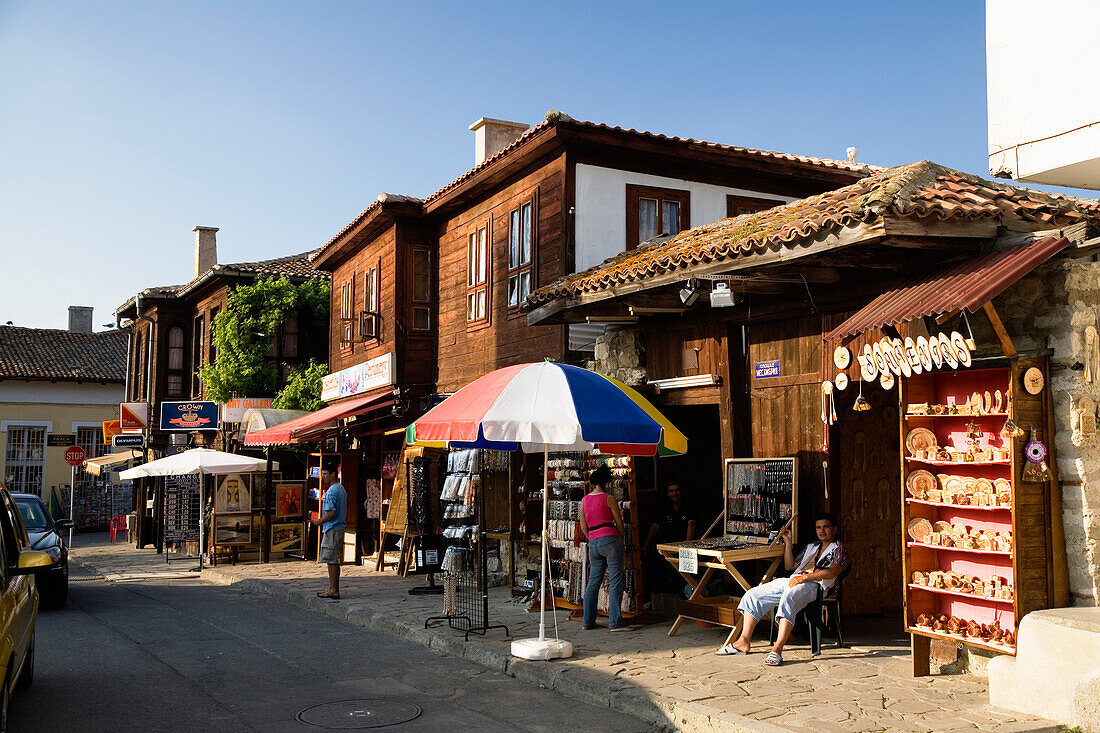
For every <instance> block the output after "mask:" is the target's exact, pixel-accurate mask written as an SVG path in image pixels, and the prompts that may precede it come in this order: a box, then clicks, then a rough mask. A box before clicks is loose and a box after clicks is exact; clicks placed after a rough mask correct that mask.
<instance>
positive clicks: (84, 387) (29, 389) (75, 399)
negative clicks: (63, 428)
mask: <svg viewBox="0 0 1100 733" xmlns="http://www.w3.org/2000/svg"><path fill="white" fill-rule="evenodd" d="M123 397H124V390H123V386H122V385H121V384H93V383H90V382H83V383H77V382H49V381H26V380H11V379H4V380H0V403H4V402H27V403H34V404H53V405H111V404H114V405H117V404H118V403H120V402H122V401H123Z"/></svg>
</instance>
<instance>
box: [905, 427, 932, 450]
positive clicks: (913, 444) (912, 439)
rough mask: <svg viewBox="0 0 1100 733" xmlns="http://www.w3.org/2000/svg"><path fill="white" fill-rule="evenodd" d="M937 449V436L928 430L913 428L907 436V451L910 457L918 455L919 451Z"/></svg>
mask: <svg viewBox="0 0 1100 733" xmlns="http://www.w3.org/2000/svg"><path fill="white" fill-rule="evenodd" d="M935 447H936V434H935V433H933V432H932V431H931V430H929V429H928V428H913V429H912V430H910V431H909V434H908V435H906V436H905V450H907V451H909V453H910V455H916V453H917V451H926V450H931V449H933V448H935Z"/></svg>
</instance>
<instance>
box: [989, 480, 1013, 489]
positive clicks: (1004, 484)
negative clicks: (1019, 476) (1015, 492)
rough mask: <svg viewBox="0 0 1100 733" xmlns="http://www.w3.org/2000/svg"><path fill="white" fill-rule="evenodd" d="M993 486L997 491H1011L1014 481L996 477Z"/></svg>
mask: <svg viewBox="0 0 1100 733" xmlns="http://www.w3.org/2000/svg"><path fill="white" fill-rule="evenodd" d="M993 488H994V489H996V490H997V491H1010V490H1011V489H1012V482H1011V481H1009V480H1008V479H1006V478H998V479H994V480H993Z"/></svg>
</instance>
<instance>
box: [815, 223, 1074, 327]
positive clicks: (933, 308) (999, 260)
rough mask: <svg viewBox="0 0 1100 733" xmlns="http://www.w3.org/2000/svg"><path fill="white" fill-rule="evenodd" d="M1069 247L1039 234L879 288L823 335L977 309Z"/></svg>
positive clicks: (1063, 240)
mask: <svg viewBox="0 0 1100 733" xmlns="http://www.w3.org/2000/svg"><path fill="white" fill-rule="evenodd" d="M1068 246H1069V240H1068V239H1066V238H1065V237H1050V238H1047V239H1040V240H1039V241H1037V242H1032V243H1031V244H1023V245H1020V246H1018V247H1013V248H1011V249H1006V250H1002V251H1000V252H992V253H990V254H987V255H983V256H981V257H977V258H975V259H972V260H967V261H966V262H963V263H960V264H957V265H953V266H951V267H948V268H945V269H943V270H940V271H939V272H936V273H934V274H932V275H927V276H925V277H922V278H917V279H915V280H913V281H912V282H910V283H908V284H907V285H903V286H902V287H900V288H898V289H896V290H891V291H890V292H888V293H883V294H882V295H880V296H878V297H877V298H875V299H874V300H872V301H871V302H870V303H868V304H867V305H866V306H864V307H863V308H862V309H861V310H860V311H859V312H858V313H856V314H855V315H853V316H852V317H851V318H849V319H848V320H846V321H845V322H844V323H842V324H840V325H839V326H837V327H836V328H835V329H833V330H832V331H830V332H829V333H828V334H826V335H825V339H826V340H829V339H834V338H843V337H844V336H850V335H852V334H859V333H863V332H864V331H867V330H869V329H872V328H878V327H880V326H885V325H893V324H895V323H902V322H904V321H908V320H911V319H913V318H919V317H921V316H932V315H936V314H938V313H949V312H952V311H956V310H960V309H962V308H965V309H967V310H968V311H970V312H971V313H976V312H977V311H978V309H979V308H981V307H982V306H983V305H985V304H986V303H988V302H989V301H991V300H992V299H993V298H996V297H997V296H998V295H1000V294H1001V293H1003V292H1004V291H1005V290H1007V289H1008V288H1009V287H1010V286H1011V285H1013V284H1014V283H1016V282H1017V281H1018V280H1020V278H1022V277H1024V276H1025V275H1027V274H1028V273H1029V272H1031V271H1032V270H1034V269H1035V268H1036V267H1038V266H1039V265H1041V264H1043V263H1044V262H1046V261H1047V260H1049V259H1050V258H1051V257H1053V256H1054V255H1056V254H1057V253H1058V252H1061V251H1062V250H1063V249H1065V248H1066V247H1068Z"/></svg>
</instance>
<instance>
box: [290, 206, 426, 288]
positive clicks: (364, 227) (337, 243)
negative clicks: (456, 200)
mask: <svg viewBox="0 0 1100 733" xmlns="http://www.w3.org/2000/svg"><path fill="white" fill-rule="evenodd" d="M423 213H424V201H423V199H418V198H414V197H412V196H404V195H402V194H396V193H380V194H378V198H376V199H375V200H374V201H372V202H371V204H370V206H368V207H367V208H366V209H364V210H363V212H362V213H361V214H359V216H357V217H355V218H354V219H352V220H351V222H350V223H348V225H347V226H345V227H344V228H343V229H341V230H340V231H339V232H338V233H337V234H336V236H334V237H333V238H332V239H330V240H329V241H328V242H326V243H325V245H324V246H322V247H321V248H320V249H318V250H316V251H315V252H313V253H312V254H311V255H310V257H309V259H310V262H312V263H313V265H314V267H317V268H318V269H321V268H323V267H324V266H325V265H327V264H328V263H330V262H332V260H333V258H334V257H336V256H338V255H339V253H340V252H342V251H343V249H344V246H345V245H347V244H349V243H350V242H352V241H353V240H354V239H357V238H358V237H360V236H363V235H368V236H369V234H370V232H373V231H374V230H376V229H378V228H380V227H382V226H384V225H386V224H388V223H389V222H391V221H392V220H393V219H394V218H396V217H397V216H410V217H416V216H421V215H422V214H423Z"/></svg>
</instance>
